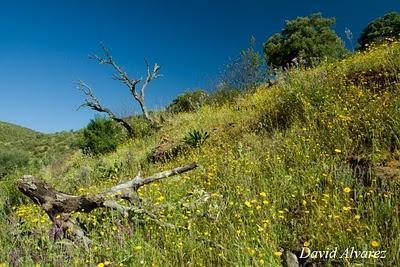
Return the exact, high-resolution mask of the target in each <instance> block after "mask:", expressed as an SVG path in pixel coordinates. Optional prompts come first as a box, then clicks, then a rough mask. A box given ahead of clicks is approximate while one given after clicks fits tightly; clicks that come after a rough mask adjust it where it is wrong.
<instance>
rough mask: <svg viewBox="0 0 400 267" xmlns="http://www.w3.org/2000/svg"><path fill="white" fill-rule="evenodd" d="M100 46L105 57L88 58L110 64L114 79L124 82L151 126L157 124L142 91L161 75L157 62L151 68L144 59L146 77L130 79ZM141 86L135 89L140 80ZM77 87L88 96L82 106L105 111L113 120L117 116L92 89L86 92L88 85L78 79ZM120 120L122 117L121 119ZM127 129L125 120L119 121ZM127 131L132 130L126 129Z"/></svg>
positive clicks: (107, 51) (102, 46) (94, 55)
mask: <svg viewBox="0 0 400 267" xmlns="http://www.w3.org/2000/svg"><path fill="white" fill-rule="evenodd" d="M101 48H102V49H103V52H104V54H105V57H100V56H98V55H96V54H92V55H91V56H90V58H92V59H95V60H97V61H98V62H99V64H106V65H110V66H111V67H112V68H113V69H114V70H115V74H114V76H113V78H114V79H115V80H118V81H121V82H122V83H124V84H125V85H126V86H127V87H128V88H129V91H130V92H131V94H132V96H133V98H134V99H135V100H136V102H137V103H139V105H140V108H141V110H142V112H143V115H144V117H145V118H146V119H147V120H148V121H150V122H151V124H152V125H153V126H158V124H159V123H158V122H156V121H155V120H154V119H153V118H152V117H151V116H150V113H149V112H148V109H147V107H146V103H145V97H144V95H145V94H144V93H145V90H146V88H147V86H148V84H149V83H150V82H151V81H153V80H154V79H156V78H157V77H159V76H161V75H160V74H159V72H160V68H161V67H160V66H159V65H158V64H154V66H153V69H151V68H150V66H149V64H148V62H147V61H146V60H145V63H146V67H147V74H146V78H145V79H144V80H143V79H142V78H138V79H132V78H130V77H129V76H128V74H127V73H126V72H125V71H124V70H123V69H122V68H121V67H120V66H119V65H118V64H117V63H116V62H115V60H114V58H113V57H112V56H111V53H110V51H109V50H108V48H107V47H106V46H105V45H104V44H102V45H101ZM142 81H143V83H142V85H141V88H140V90H137V85H138V84H139V83H140V82H142ZM82 85H84V87H86V88H85V90H82ZM78 87H79V88H80V89H81V90H82V91H84V92H85V94H86V95H87V96H88V98H87V99H86V102H85V103H84V104H83V105H82V106H86V107H89V108H91V109H93V110H96V111H99V112H105V113H107V114H108V115H109V116H110V118H112V119H113V120H116V119H115V118H117V117H116V116H115V115H114V116H112V115H113V114H112V112H111V111H110V110H109V109H107V108H104V107H103V106H102V105H100V103H99V101H98V100H97V98H96V97H95V96H94V94H93V92H92V90H91V89H90V88H89V89H90V94H88V93H87V91H88V90H87V89H88V86H87V85H86V84H85V83H84V82H82V81H80V82H79V84H78ZM121 120H122V119H121ZM120 123H121V124H122V125H123V126H124V127H125V128H126V129H127V130H128V128H131V127H130V126H129V127H128V126H127V125H125V124H128V123H127V122H126V121H124V120H122V122H120ZM128 132H131V133H132V132H133V131H130V130H128Z"/></svg>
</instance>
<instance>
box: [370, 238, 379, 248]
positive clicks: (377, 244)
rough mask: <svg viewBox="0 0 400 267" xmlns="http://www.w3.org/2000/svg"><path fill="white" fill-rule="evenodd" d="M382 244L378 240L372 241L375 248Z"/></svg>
mask: <svg viewBox="0 0 400 267" xmlns="http://www.w3.org/2000/svg"><path fill="white" fill-rule="evenodd" d="M380 245H381V244H380V243H379V242H378V241H376V240H372V241H371V246H372V247H373V248H377V247H379V246H380Z"/></svg>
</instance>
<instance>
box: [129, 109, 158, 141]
mask: <svg viewBox="0 0 400 267" xmlns="http://www.w3.org/2000/svg"><path fill="white" fill-rule="evenodd" d="M153 116H154V115H153ZM129 124H130V125H131V127H132V130H133V132H132V137H133V138H143V137H145V136H150V135H152V134H153V133H154V132H155V130H156V129H155V128H154V124H152V123H151V122H150V121H149V120H148V119H146V118H145V117H144V116H142V115H138V116H132V117H130V118H129Z"/></svg>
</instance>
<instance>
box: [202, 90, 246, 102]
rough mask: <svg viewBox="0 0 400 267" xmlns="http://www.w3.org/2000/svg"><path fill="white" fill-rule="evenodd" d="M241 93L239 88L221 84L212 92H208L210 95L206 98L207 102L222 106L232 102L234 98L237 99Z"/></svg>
mask: <svg viewBox="0 0 400 267" xmlns="http://www.w3.org/2000/svg"><path fill="white" fill-rule="evenodd" d="M242 94H243V91H241V90H239V89H232V88H229V87H225V86H223V85H221V86H220V87H218V88H217V89H216V90H215V91H214V92H212V93H211V94H210V97H209V98H208V100H207V104H209V105H213V106H222V105H224V104H230V103H233V102H234V101H235V99H237V98H238V97H239V96H240V95H242Z"/></svg>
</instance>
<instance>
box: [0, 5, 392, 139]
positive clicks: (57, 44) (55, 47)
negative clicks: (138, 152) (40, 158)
mask: <svg viewBox="0 0 400 267" xmlns="http://www.w3.org/2000/svg"><path fill="white" fill-rule="evenodd" d="M318 11H321V12H322V14H323V16H328V17H330V16H333V17H336V19H337V24H336V26H335V29H336V31H337V32H338V33H339V35H341V36H342V37H344V29H345V27H348V28H350V29H351V30H352V32H353V34H354V37H355V39H357V38H358V36H359V33H360V31H361V29H362V28H363V27H364V26H365V25H366V24H367V23H368V22H369V21H371V20H372V19H374V18H376V17H378V16H382V15H383V14H385V13H386V12H389V11H400V1H398V0H363V1H360V0H356V1H355V0H354V1H352V0H347V1H342V0H304V1H300V0H298V1H293V0H279V1H266V0H264V1H262V0H259V1H253V0H245V1H234V0H231V1H227V0H226V1H217V0H214V1H192V0H181V1H161V0H160V1H155V0H153V1H119V0H113V1H107V0H103V1H101V0H99V1H84V0H81V1H75V0H69V1H67V0H65V1H61V0H60V1H55V0H52V1H50V0H48V1H45V0H36V1H34V0H32V1H18V0H15V1H12V0H10V1H2V0H0V120H1V121H8V122H12V123H16V124H19V125H23V126H26V127H29V128H32V129H35V130H38V131H42V132H55V131H61V130H69V129H79V128H82V127H83V126H85V125H86V124H87V122H88V121H89V120H90V118H92V117H93V116H94V113H93V112H92V111H89V110H87V109H81V110H79V111H76V108H77V107H78V106H79V105H80V104H81V103H82V100H83V95H82V94H80V92H78V91H77V90H76V86H75V82H76V81H77V80H79V79H82V80H84V81H86V82H87V83H89V84H90V85H91V86H92V87H93V88H94V90H95V92H96V94H97V95H98V97H99V99H101V101H102V102H103V103H104V104H105V105H107V106H109V107H111V108H113V109H114V110H116V112H117V113H120V114H128V113H129V112H130V111H132V110H133V109H134V108H135V109H136V110H137V111H139V110H138V109H137V107H136V106H135V105H134V103H133V101H132V99H131V98H130V95H129V93H128V90H127V88H125V87H124V86H123V85H122V84H119V83H118V82H116V81H113V80H111V79H110V76H111V74H112V70H111V69H109V68H108V67H107V66H100V65H98V64H96V63H95V62H94V61H91V60H89V59H88V54H89V53H90V52H100V50H99V42H101V41H103V42H105V43H106V44H107V46H108V47H109V48H110V49H111V50H112V53H113V55H114V57H115V59H116V60H118V62H119V63H120V64H121V65H122V66H124V68H125V70H126V71H127V72H128V73H130V74H131V76H135V75H138V76H143V75H144V74H145V73H144V71H145V68H144V63H143V58H147V59H148V60H149V61H150V62H157V63H159V64H160V65H161V66H162V73H163V74H164V77H162V78H160V79H158V80H156V81H155V82H154V83H153V84H151V85H150V86H149V88H148V90H147V101H148V104H149V106H150V107H152V108H157V107H163V106H165V105H166V104H168V103H169V102H170V101H171V100H172V99H173V98H174V97H175V96H176V95H178V94H180V93H182V92H184V91H185V90H188V89H191V88H196V87H209V86H210V84H211V83H212V81H213V80H214V79H215V77H216V76H217V74H218V72H219V71H220V70H221V67H222V66H223V64H224V63H226V62H227V61H228V60H229V58H232V57H235V56H236V55H238V53H239V52H240V50H242V49H244V48H246V47H247V46H248V43H249V39H250V36H251V35H254V36H255V37H256V39H257V41H258V48H259V49H260V50H261V45H262V43H263V42H264V41H265V40H266V39H267V38H268V37H269V36H271V35H272V34H274V33H276V32H278V31H280V30H281V29H282V28H283V26H284V21H285V19H293V18H295V17H297V16H305V15H309V14H311V13H313V12H318Z"/></svg>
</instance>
